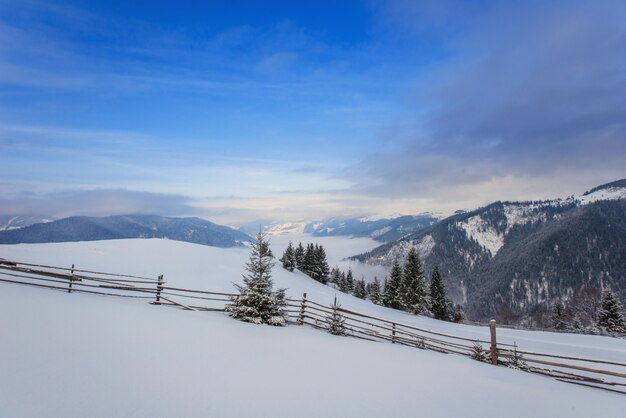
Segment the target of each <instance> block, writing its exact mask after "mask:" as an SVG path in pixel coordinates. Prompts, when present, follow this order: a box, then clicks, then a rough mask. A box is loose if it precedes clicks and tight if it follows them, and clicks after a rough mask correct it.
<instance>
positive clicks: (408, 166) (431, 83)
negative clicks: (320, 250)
mask: <svg viewBox="0 0 626 418" xmlns="http://www.w3.org/2000/svg"><path fill="white" fill-rule="evenodd" d="M407 7H409V6H407ZM411 7H413V6H411ZM411 7H409V8H411ZM427 9H428V7H427ZM396 11H397V10H396ZM426 12H428V10H426ZM411 13H415V10H411V11H407V15H411ZM441 13H443V11H442V12H441ZM624 18H626V8H625V7H624V4H623V3H620V2H612V1H607V2H599V3H594V4H593V5H592V4H590V3H587V2H566V3H560V2H556V3H550V4H547V3H546V4H543V3H541V4H539V3H523V4H522V3H519V4H515V5H512V4H510V3H505V4H498V5H493V7H492V9H491V10H490V11H488V12H486V13H485V14H483V15H482V16H481V19H480V21H478V22H477V24H476V26H475V27H473V28H472V30H471V31H470V32H468V33H465V34H464V36H463V38H462V39H458V38H454V39H453V40H452V41H449V42H451V46H450V48H455V49H456V54H455V58H454V59H450V60H447V61H446V62H445V63H444V64H442V65H441V66H440V67H439V68H438V69H437V73H436V75H435V76H433V77H429V78H428V84H426V83H420V82H418V83H417V87H416V90H417V93H416V94H415V95H414V96H413V98H414V103H415V107H414V109H415V113H416V114H421V115H422V116H421V117H419V118H418V122H417V123H415V124H414V125H413V127H412V128H409V129H408V130H407V129H403V130H400V131H397V130H395V131H394V130H390V131H387V132H385V133H384V136H385V138H386V140H387V141H393V142H395V144H396V145H395V146H396V147H397V149H398V150H397V151H394V150H392V151H389V152H384V153H377V154H376V155H371V156H370V157H368V158H367V159H365V160H364V161H362V162H361V163H360V164H358V165H357V166H356V167H354V169H353V170H352V173H351V175H350V177H351V178H352V179H354V180H355V181H356V182H358V184H357V185H356V186H355V191H358V192H361V193H371V194H373V195H378V196H383V195H384V196H390V195H391V196H398V197H402V196H433V197H437V200H438V201H439V202H440V204H445V202H447V201H450V200H451V199H456V200H462V199H464V197H463V196H464V195H467V194H470V195H473V196H474V197H475V198H474V202H473V203H474V205H476V204H480V203H486V202H488V201H490V200H495V199H499V198H513V199H515V198H523V197H528V196H532V197H541V196H543V197H546V195H548V194H549V193H552V192H555V191H557V190H556V189H560V193H559V194H560V195H562V194H563V193H567V192H573V191H576V190H578V189H584V188H585V187H590V186H592V185H593V184H597V183H600V182H603V181H607V180H612V179H614V178H616V177H623V176H624V175H625V174H626V172H625V171H624V167H626V141H624V137H626V124H625V123H624V121H626V78H625V77H624V74H626V71H625V70H626V55H625V54H624V53H623V51H624V45H625V44H626V27H625V26H624V24H623V22H624ZM424 109H426V111H424ZM511 186H514V187H513V188H511ZM557 186H558V187H557ZM470 202H471V200H470V201H469V202H468V203H470Z"/></svg>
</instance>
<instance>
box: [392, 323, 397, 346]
mask: <svg viewBox="0 0 626 418" xmlns="http://www.w3.org/2000/svg"><path fill="white" fill-rule="evenodd" d="M391 342H392V343H393V344H395V343H396V323H395V322H392V323H391Z"/></svg>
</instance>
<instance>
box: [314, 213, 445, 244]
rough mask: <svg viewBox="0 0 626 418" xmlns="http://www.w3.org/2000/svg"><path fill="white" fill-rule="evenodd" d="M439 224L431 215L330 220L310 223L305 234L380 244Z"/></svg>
mask: <svg viewBox="0 0 626 418" xmlns="http://www.w3.org/2000/svg"><path fill="white" fill-rule="evenodd" d="M435 222H437V218H436V217H435V216H433V215H431V214H421V215H399V216H391V217H387V218H385V217H383V218H374V217H361V218H341V217H339V218H328V219H324V220H322V221H316V222H310V223H308V224H306V226H305V227H304V232H307V233H310V234H311V235H313V236H316V237H330V236H353V237H370V238H372V239H375V240H376V241H380V242H390V241H394V240H397V239H399V238H401V237H403V236H405V235H408V234H412V233H414V232H416V231H419V230H420V229H423V228H426V227H428V226H430V225H432V224H434V223H435Z"/></svg>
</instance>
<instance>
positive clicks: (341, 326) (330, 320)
mask: <svg viewBox="0 0 626 418" xmlns="http://www.w3.org/2000/svg"><path fill="white" fill-rule="evenodd" d="M330 308H331V309H332V313H330V314H328V315H326V329H327V330H328V332H330V333H331V334H333V335H346V325H345V324H346V318H345V317H344V316H343V315H342V314H341V312H340V311H339V308H341V305H339V304H338V303H337V297H335V300H334V301H333V303H332V305H330Z"/></svg>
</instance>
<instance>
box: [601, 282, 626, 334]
mask: <svg viewBox="0 0 626 418" xmlns="http://www.w3.org/2000/svg"><path fill="white" fill-rule="evenodd" d="M598 325H599V326H600V327H602V328H604V329H606V330H607V331H609V332H624V331H626V328H625V327H624V313H623V309H622V306H621V304H620V303H619V301H618V300H617V298H616V297H615V295H614V294H613V292H611V291H610V290H605V291H604V293H603V295H602V306H601V308H600V312H599V315H598Z"/></svg>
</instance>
